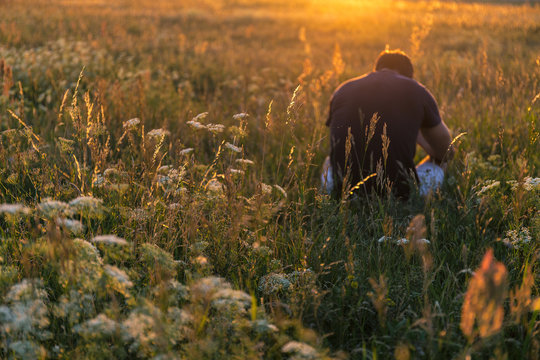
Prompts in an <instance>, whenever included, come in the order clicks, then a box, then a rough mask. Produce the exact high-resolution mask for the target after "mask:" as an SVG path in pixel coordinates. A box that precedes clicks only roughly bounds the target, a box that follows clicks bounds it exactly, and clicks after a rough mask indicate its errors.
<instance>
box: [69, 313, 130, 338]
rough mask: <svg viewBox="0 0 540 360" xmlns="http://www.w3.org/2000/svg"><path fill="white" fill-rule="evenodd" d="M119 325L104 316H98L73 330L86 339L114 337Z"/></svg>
mask: <svg viewBox="0 0 540 360" xmlns="http://www.w3.org/2000/svg"><path fill="white" fill-rule="evenodd" d="M119 326H120V324H118V323H117V322H116V321H114V320H112V319H110V318H108V317H107V315H105V314H99V315H98V316H96V317H95V318H93V319H90V320H88V321H85V322H84V323H82V324H80V325H77V326H75V327H74V328H73V330H75V332H76V333H78V334H79V335H81V336H83V337H87V338H98V337H110V336H112V335H114V334H115V333H116V332H117V331H118V329H119Z"/></svg>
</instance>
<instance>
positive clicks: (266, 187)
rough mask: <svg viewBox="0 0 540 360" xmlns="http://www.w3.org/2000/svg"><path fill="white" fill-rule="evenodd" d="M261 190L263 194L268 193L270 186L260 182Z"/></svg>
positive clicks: (270, 190) (270, 189) (269, 192)
mask: <svg viewBox="0 0 540 360" xmlns="http://www.w3.org/2000/svg"><path fill="white" fill-rule="evenodd" d="M261 192H262V193H263V194H265V195H269V194H271V193H272V186H270V185H267V184H265V183H261Z"/></svg>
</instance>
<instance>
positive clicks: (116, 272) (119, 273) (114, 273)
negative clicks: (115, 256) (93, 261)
mask: <svg viewBox="0 0 540 360" xmlns="http://www.w3.org/2000/svg"><path fill="white" fill-rule="evenodd" d="M103 269H104V270H105V273H106V274H107V275H109V276H110V277H112V278H114V279H115V280H116V281H118V282H119V283H120V284H121V285H123V286H126V287H132V286H133V283H132V282H131V280H130V279H129V276H128V274H126V272H125V271H124V270H122V269H119V268H117V267H116V266H112V265H105V266H104V267H103Z"/></svg>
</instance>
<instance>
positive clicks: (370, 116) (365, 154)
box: [322, 50, 452, 199]
mask: <svg viewBox="0 0 540 360" xmlns="http://www.w3.org/2000/svg"><path fill="white" fill-rule="evenodd" d="M326 125H327V126H329V127H330V148H331V150H330V156H329V157H328V158H327V159H326V161H325V164H324V169H323V174H322V181H323V188H324V189H325V190H326V191H327V192H328V193H330V192H334V194H341V193H342V192H346V193H349V192H351V191H354V192H356V193H358V194H369V193H377V194H381V195H382V194H388V193H389V192H391V193H393V194H394V195H395V196H397V197H398V198H402V199H406V198H408V197H409V193H410V185H411V184H412V183H417V184H418V185H419V188H420V193H421V194H422V195H426V194H427V193H429V192H430V191H432V190H434V189H436V188H437V187H439V186H440V185H441V183H442V180H443V177H444V170H443V169H444V168H445V163H446V162H447V161H448V160H449V158H450V157H451V155H452V150H451V140H452V138H451V135H450V132H449V130H448V127H447V126H446V124H445V123H444V122H443V121H442V120H441V116H440V114H439V109H438V107H437V103H436V102H435V99H434V98H433V96H432V95H431V93H430V92H429V91H428V90H427V89H426V88H425V87H424V86H423V85H422V84H420V83H419V82H417V81H416V80H414V79H413V66H412V63H411V60H410V59H409V57H408V56H407V55H406V54H405V53H403V52H402V51H400V50H394V51H388V50H386V51H383V52H382V53H381V54H380V55H379V57H378V58H377V61H376V63H375V70H374V71H373V72H370V73H369V74H366V75H363V76H360V77H357V78H353V79H350V80H348V81H346V82H344V83H343V84H341V85H340V86H339V87H338V88H337V89H336V91H335V92H334V94H333V96H332V99H331V101H330V112H329V115H328V121H327V122H326ZM416 144H419V145H420V146H421V147H422V148H423V149H424V150H425V151H426V153H427V154H428V155H429V159H425V161H423V162H422V163H421V164H419V165H418V167H417V166H415V164H414V156H415V152H416Z"/></svg>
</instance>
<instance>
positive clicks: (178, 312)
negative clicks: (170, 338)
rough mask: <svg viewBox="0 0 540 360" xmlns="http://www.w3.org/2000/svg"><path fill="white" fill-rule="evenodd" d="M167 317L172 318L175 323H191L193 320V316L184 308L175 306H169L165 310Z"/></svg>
mask: <svg viewBox="0 0 540 360" xmlns="http://www.w3.org/2000/svg"><path fill="white" fill-rule="evenodd" d="M167 313H168V315H169V319H174V322H175V324H182V325H184V324H192V323H193V322H194V321H195V317H193V315H191V314H190V313H189V312H187V311H186V310H184V309H179V308H177V307H171V308H169V309H168V311H167Z"/></svg>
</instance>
